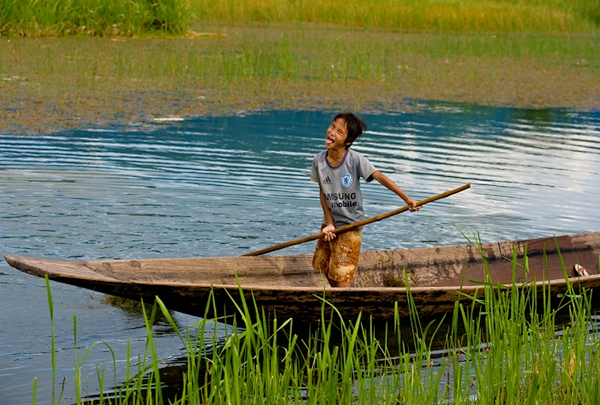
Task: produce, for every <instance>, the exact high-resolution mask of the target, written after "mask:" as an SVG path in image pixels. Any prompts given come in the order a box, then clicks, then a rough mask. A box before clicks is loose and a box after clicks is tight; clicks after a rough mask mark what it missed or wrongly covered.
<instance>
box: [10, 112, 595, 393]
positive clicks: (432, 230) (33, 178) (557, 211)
mask: <svg viewBox="0 0 600 405" xmlns="http://www.w3.org/2000/svg"><path fill="white" fill-rule="evenodd" d="M332 116H333V114H330V113H315V112H264V113H260V114H256V115H248V116H237V117H228V118H214V119H197V120H190V121H185V122H178V123H173V125H172V126H164V127H162V126H161V127H141V126H139V127H129V128H119V129H103V130H90V131H70V132H65V133H62V134H58V135H53V136H48V137H13V136H9V135H5V136H1V137H0V210H1V213H2V215H1V217H0V253H2V254H15V255H27V256H35V257H44V258H57V259H59V258H60V259H76V258H85V259H98V258H153V257H186V256H235V255H240V254H243V253H246V252H248V251H250V250H257V249H260V248H263V247H267V246H270V245H274V244H277V243H280V242H284V241H287V240H291V239H296V238H299V237H303V236H307V235H311V234H314V233H316V231H317V230H318V227H319V222H320V217H321V209H320V205H319V200H318V197H317V192H318V186H317V185H316V184H314V183H311V182H310V181H309V175H310V164H311V160H312V157H313V155H314V154H315V153H317V152H318V151H320V150H322V148H323V144H324V136H325V129H326V127H327V126H328V125H329V123H330V120H331V118H332ZM365 118H366V119H367V121H368V122H369V131H368V132H367V133H366V134H365V135H364V136H363V137H362V138H360V139H359V140H358V141H357V143H356V144H355V146H353V147H354V148H355V149H356V150H358V151H360V152H362V153H364V154H365V155H367V156H368V157H369V158H370V159H371V161H372V162H373V164H374V165H375V166H376V167H377V168H378V169H379V170H381V171H382V172H384V173H386V174H387V175H388V176H389V177H391V178H392V179H393V180H395V181H396V182H397V183H398V184H399V185H400V186H401V187H402V188H403V189H404V190H405V191H406V192H407V193H408V194H409V195H411V196H412V197H414V198H416V199H419V200H420V199H424V198H427V197H430V196H432V195H435V194H438V193H441V192H443V191H446V190H449V189H452V188H455V187H458V186H460V185H463V184H465V183H471V185H472V188H471V189H469V190H467V191H464V192H462V193H460V194H457V195H455V196H452V197H449V198H447V199H445V200H442V201H439V202H435V203H432V204H430V205H427V206H426V207H425V208H423V210H422V211H421V212H419V213H416V214H402V215H400V216H398V217H395V218H392V219H388V220H385V221H383V222H379V223H377V224H373V225H369V226H368V227H367V229H366V230H365V234H364V241H363V249H365V250H366V249H379V248H411V247H423V246H437V245H450V244H462V243H464V242H465V241H464V238H463V236H462V235H461V232H464V233H465V234H467V235H472V234H473V233H475V232H479V233H480V234H481V238H482V240H483V241H485V242H487V241H501V240H511V239H521V238H529V237H542V236H552V235H559V234H566V233H576V232H585V231H598V230H600V213H599V211H598V209H597V208H596V205H597V203H598V201H599V196H600V191H599V187H598V185H599V184H600V146H599V145H600V143H599V141H600V113H599V112H577V111H564V110H543V111H540V110H517V109H510V108H485V107H480V106H473V105H460V104H443V105H439V104H427V103H423V104H421V105H418V106H417V108H416V112H411V113H404V114H398V115H377V116H371V115H367V116H365ZM375 183H376V182H375ZM364 197H365V205H366V215H367V216H368V217H370V216H374V215H378V214H381V213H383V212H387V211H389V210H392V209H395V208H397V207H398V206H401V205H403V202H402V201H401V200H399V199H398V198H397V197H396V196H395V195H393V194H392V193H390V192H389V191H387V190H386V189H385V188H383V187H382V186H380V185H379V184H367V185H364ZM313 246H314V242H313V243H310V244H305V245H300V246H295V247H292V248H289V249H287V250H285V251H281V252H280V253H306V252H311V251H312V248H313ZM52 293H53V297H54V304H55V318H56V319H55V330H56V335H57V354H56V356H57V372H58V373H57V374H58V376H57V378H58V381H59V382H60V381H62V378H63V376H64V377H66V378H67V380H68V381H67V384H69V383H71V384H72V377H73V369H74V365H75V356H76V353H75V350H74V343H73V317H74V316H76V319H77V335H78V346H79V353H78V355H79V358H80V359H81V356H82V355H83V353H84V351H85V348H87V347H89V345H90V344H91V343H93V342H95V341H102V342H106V343H108V344H109V345H110V346H111V348H112V349H113V350H115V352H116V354H117V359H118V360H119V362H120V363H119V365H120V366H121V367H123V364H124V360H125V353H126V345H127V341H128V340H131V342H132V347H133V350H132V352H133V353H135V356H137V352H136V350H137V351H141V350H143V347H144V342H145V336H146V332H145V328H144V324H143V321H142V319H141V317H140V314H139V313H138V312H135V311H126V310H124V309H122V308H121V307H119V306H113V305H110V304H109V303H107V302H106V300H105V299H103V297H102V296H101V295H100V294H94V293H92V292H89V291H86V290H82V289H78V288H75V287H69V286H66V285H61V284H58V283H52ZM0 308H1V310H0V317H1V318H0V321H1V322H0V398H2V403H3V404H21V403H24V402H25V403H30V402H31V392H32V386H33V379H34V377H38V378H39V382H38V398H37V403H38V404H44V403H49V398H48V395H49V394H48V393H49V392H50V384H51V376H52V374H51V357H50V322H49V315H48V305H47V297H46V290H45V284H44V280H42V279H39V278H35V277H32V276H28V275H25V274H22V273H20V272H18V271H17V270H14V269H12V268H11V267H9V266H8V265H7V264H6V263H5V262H2V263H0ZM176 319H177V321H178V322H179V323H180V324H181V325H182V326H184V327H185V326H186V325H189V324H191V323H192V322H194V320H195V319H194V318H192V317H188V316H183V315H177V316H176ZM156 329H157V333H158V334H159V337H158V345H159V352H160V353H161V355H162V356H163V358H165V359H166V360H165V362H166V363H168V362H169V359H170V358H174V357H177V356H178V355H180V354H181V344H180V343H178V341H177V338H176V337H175V336H173V334H171V333H169V328H168V327H167V326H164V325H158V326H157V328H156ZM109 353H110V352H109V351H108V349H107V348H106V347H104V346H102V347H100V346H98V347H97V348H95V349H94V350H93V351H92V353H91V354H90V355H89V357H88V359H87V360H86V364H85V365H84V374H86V373H87V375H89V376H90V381H91V383H90V390H91V391H92V392H93V391H94V386H95V385H94V383H93V381H94V380H95V371H94V364H95V363H100V364H102V362H103V361H105V362H106V365H107V367H111V365H110V364H111V363H110V361H109V359H110V356H109ZM58 389H60V388H58ZM65 395H66V396H67V397H69V396H70V395H71V394H70V391H69V389H68V388H67V391H66V394H65Z"/></svg>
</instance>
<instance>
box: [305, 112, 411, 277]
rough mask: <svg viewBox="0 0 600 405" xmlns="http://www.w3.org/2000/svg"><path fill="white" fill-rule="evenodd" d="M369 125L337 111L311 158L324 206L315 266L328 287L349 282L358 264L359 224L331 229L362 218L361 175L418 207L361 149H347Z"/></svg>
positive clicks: (313, 178)
mask: <svg viewBox="0 0 600 405" xmlns="http://www.w3.org/2000/svg"><path fill="white" fill-rule="evenodd" d="M366 129H367V123H366V122H365V121H364V120H362V119H361V118H359V117H357V116H356V115H354V114H353V113H341V114H338V115H336V116H335V117H334V118H333V122H332V123H331V125H330V126H329V128H328V129H327V133H326V137H325V147H326V148H327V150H325V151H323V152H320V153H318V154H317V155H316V156H315V157H314V159H313V165H312V171H311V176H310V179H311V181H314V182H315V183H318V184H319V198H320V200H321V207H322V208H323V214H324V216H323V223H322V225H321V232H323V233H324V234H325V236H324V237H323V238H321V239H319V240H318V241H317V246H316V248H315V254H314V257H313V267H314V268H315V269H316V270H320V271H321V272H323V274H324V275H325V277H327V280H328V281H329V284H330V285H331V286H332V287H350V283H351V282H352V280H353V279H354V274H355V273H356V268H357V266H358V255H359V253H360V244H361V241H362V229H355V230H350V231H348V232H344V233H342V234H339V235H335V234H334V233H333V232H332V231H333V230H334V229H335V228H339V227H340V226H343V225H346V224H351V223H354V222H357V221H359V220H361V219H362V217H363V201H362V194H361V192H360V184H359V179H360V177H362V178H363V179H364V180H365V181H367V182H371V181H372V180H373V179H375V180H377V181H378V182H379V183H381V184H383V185H384V186H385V187H386V188H388V189H389V190H391V191H393V192H394V193H396V194H397V195H398V196H399V197H400V198H402V199H403V200H404V201H405V202H406V204H407V205H408V206H409V209H410V211H418V210H419V209H420V208H421V207H418V206H417V205H416V204H417V202H416V201H415V200H413V199H412V198H410V197H409V196H408V195H406V194H405V193H404V192H403V191H402V190H401V189H400V187H398V186H397V185H396V183H394V182H393V181H392V180H391V179H390V178H389V177H387V176H385V175H384V174H382V173H381V172H380V171H378V170H376V169H375V167H373V165H372V164H371V162H369V161H368V160H367V159H366V158H365V157H364V156H363V155H362V154H360V153H358V152H355V151H354V150H351V149H350V146H351V145H352V143H353V142H354V141H355V140H356V138H358V137H359V136H360V135H361V134H362V133H363V132H364V131H365V130H366Z"/></svg>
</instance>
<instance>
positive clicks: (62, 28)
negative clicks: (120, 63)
mask: <svg viewBox="0 0 600 405" xmlns="http://www.w3.org/2000/svg"><path fill="white" fill-rule="evenodd" d="M188 16H189V11H188V9H187V2H185V1H179V0H125V1H120V0H0V36H2V35H21V36H26V37H43V36H67V35H78V34H81V35H88V36H101V37H106V36H108V37H114V36H134V35H142V34H147V33H168V34H172V35H181V34H183V33H184V32H185V31H186V29H187V26H188V24H189V19H188Z"/></svg>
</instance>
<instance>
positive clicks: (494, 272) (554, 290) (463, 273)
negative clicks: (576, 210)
mask: <svg viewBox="0 0 600 405" xmlns="http://www.w3.org/2000/svg"><path fill="white" fill-rule="evenodd" d="M513 252H515V253H516V255H517V259H516V262H517V263H518V265H517V266H516V271H513ZM525 252H526V257H525V256H524V253H525ZM482 257H485V259H486V260H487V262H488V264H489V265H488V266H486V265H484V261H483V260H482ZM311 259H312V255H310V254H308V255H292V256H275V255H273V256H247V257H217V258H182V259H149V260H90V261H86V260H82V261H55V260H45V259H35V258H26V257H17V256H6V260H7V262H8V263H9V264H10V265H11V266H13V267H15V268H17V269H19V270H21V271H24V272H26V273H29V274H33V275H36V276H40V277H44V276H45V275H48V277H49V279H50V280H55V281H59V282H63V283H67V284H72V285H75V286H79V287H84V288H88V289H90V290H94V291H99V292H102V293H106V294H111V295H116V296H120V297H123V298H128V299H133V300H139V299H140V297H143V299H144V301H145V302H147V303H151V302H153V301H154V297H155V296H159V297H160V298H161V299H162V301H163V302H164V303H165V305H166V306H167V308H169V309H171V310H175V311H180V312H183V313H187V314H191V315H195V316H200V317H202V316H204V315H205V311H206V308H207V300H208V298H209V295H210V293H211V290H212V292H213V296H214V298H213V299H214V301H213V304H212V305H209V306H208V307H209V308H210V310H209V312H208V315H209V316H211V317H212V316H215V315H219V316H222V315H224V314H226V315H233V314H235V313H236V309H235V306H234V305H233V301H232V299H233V300H236V301H237V302H239V300H240V294H243V295H244V296H245V297H246V299H247V300H248V302H250V303H252V302H256V304H257V305H258V306H259V307H261V308H264V309H265V310H266V311H267V312H268V313H273V312H274V313H275V315H276V317H277V319H278V320H279V319H281V320H283V319H287V318H289V317H294V318H297V319H299V320H301V321H302V322H305V321H318V320H319V319H320V318H321V307H322V304H323V298H325V300H327V302H329V303H331V304H332V305H333V306H335V307H336V308H337V310H339V311H340V313H342V314H343V315H344V316H345V317H347V318H348V319H350V318H354V317H356V316H357V315H358V314H359V313H360V312H361V311H362V316H363V319H368V318H369V317H372V319H374V320H376V321H378V320H389V319H393V317H394V307H395V303H397V308H398V310H399V315H400V316H407V315H408V295H407V288H406V287H405V284H404V280H405V279H406V278H405V276H404V274H405V273H404V269H405V271H406V276H407V279H408V280H409V286H410V292H411V295H412V299H413V300H414V303H415V305H416V308H417V309H418V312H419V314H420V316H436V315H439V314H443V313H447V312H450V311H452V309H453V307H454V303H455V302H456V301H457V300H460V299H466V298H465V295H467V296H468V295H470V296H473V295H474V294H477V293H481V291H482V284H481V283H482V282H484V281H485V280H491V282H493V283H504V284H512V283H513V280H514V281H515V282H517V283H527V285H531V286H536V287H537V288H538V289H540V288H542V286H543V285H544V286H545V287H546V288H547V289H548V290H549V291H551V294H552V295H553V296H558V294H560V293H564V292H565V291H566V290H567V284H568V283H571V284H572V285H574V286H575V287H576V288H579V287H581V286H583V287H588V288H590V289H593V288H596V287H598V286H600V274H599V273H600V272H599V270H598V263H599V261H600V232H595V233H582V234H574V235H565V236H559V237H550V238H540V239H530V240H522V241H512V242H498V243H486V244H482V245H479V246H478V245H470V244H467V245H460V246H446V247H433V248H421V249H405V250H382V251H366V252H362V253H361V257H360V263H359V269H358V273H357V277H356V280H355V283H354V285H353V287H352V288H331V287H329V286H328V285H327V286H326V285H325V283H324V280H323V278H322V277H321V275H320V273H319V272H317V271H315V270H313V269H312V268H311ZM526 263H528V270H527V271H525V270H524V266H525V264H526ZM574 265H580V266H583V267H584V268H586V269H587V270H588V272H589V275H586V276H576V275H574V274H573V267H574ZM565 275H568V279H567V277H565ZM238 281H239V285H238ZM239 286H241V287H242V288H241V291H240V288H239ZM252 297H253V298H252Z"/></svg>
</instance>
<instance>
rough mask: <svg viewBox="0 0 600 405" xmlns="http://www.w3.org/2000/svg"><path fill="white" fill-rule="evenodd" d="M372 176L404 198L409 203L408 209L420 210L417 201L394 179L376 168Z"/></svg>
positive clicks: (412, 210)
mask: <svg viewBox="0 0 600 405" xmlns="http://www.w3.org/2000/svg"><path fill="white" fill-rule="evenodd" d="M371 177H372V178H374V179H375V180H377V181H378V182H379V183H381V185H383V186H384V187H385V188H387V189H388V190H390V191H392V192H394V193H395V194H396V195H397V196H398V197H400V198H402V199H403V200H404V202H406V205H408V209H409V211H411V212H414V211H419V210H420V209H421V207H420V206H417V201H416V200H413V199H412V198H410V197H409V196H408V195H407V194H406V193H405V192H404V191H402V189H401V188H400V187H398V185H397V184H396V183H394V181H393V180H392V179H390V178H389V177H388V176H386V175H385V174H383V173H381V172H380V171H379V170H376V171H374V172H373V174H372V175H371Z"/></svg>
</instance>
